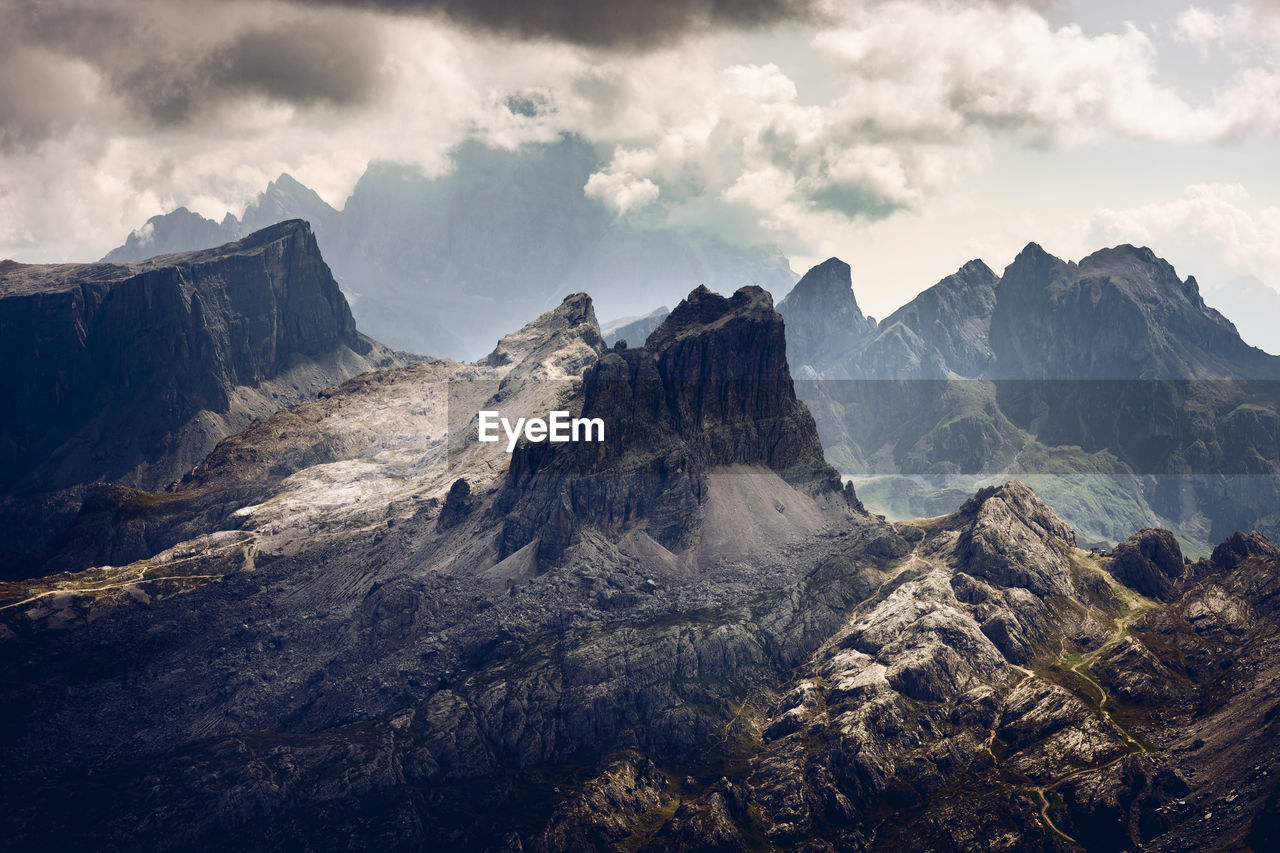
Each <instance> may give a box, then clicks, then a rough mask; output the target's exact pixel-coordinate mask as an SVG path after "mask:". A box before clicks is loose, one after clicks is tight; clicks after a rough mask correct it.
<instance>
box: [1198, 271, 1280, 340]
mask: <svg viewBox="0 0 1280 853" xmlns="http://www.w3.org/2000/svg"><path fill="white" fill-rule="evenodd" d="M1204 298H1205V301H1207V302H1208V303H1209V304H1211V305H1213V306H1214V307H1215V308H1217V309H1218V310H1219V311H1221V312H1222V313H1223V314H1226V315H1227V316H1228V317H1230V318H1231V319H1232V321H1234V322H1235V324H1236V328H1237V329H1239V330H1240V337H1242V338H1244V339H1245V340H1246V341H1247V342H1249V343H1251V344H1253V345H1254V346H1255V347H1261V348H1262V349H1264V350H1266V351H1267V352H1269V353H1271V354H1272V355H1280V293H1277V292H1276V290H1275V288H1272V287H1268V286H1267V285H1265V284H1263V283H1262V282H1260V281H1258V279H1256V278H1254V277H1253V276H1242V277H1240V278H1236V279H1232V280H1231V281H1229V282H1227V283H1226V284H1225V285H1222V286H1220V287H1214V288H1212V289H1208V288H1206V289H1205V292H1204Z"/></svg>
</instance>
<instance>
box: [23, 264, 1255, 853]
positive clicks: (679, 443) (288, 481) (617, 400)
mask: <svg viewBox="0 0 1280 853" xmlns="http://www.w3.org/2000/svg"><path fill="white" fill-rule="evenodd" d="M458 379H467V380H469V381H468V382H461V383H460V382H457V381H456V380H458ZM451 380H452V381H451ZM450 388H453V389H454V391H453V393H454V395H456V394H457V393H469V394H473V395H474V397H473V398H468V399H465V400H463V399H458V398H456V396H455V397H454V399H452V400H449V397H450V390H449V389H450ZM459 389H468V390H466V391H460V390H459ZM446 400H449V403H450V406H449V408H450V409H455V410H456V409H458V408H459V407H465V408H467V409H478V408H480V407H486V406H501V408H502V409H503V410H504V413H505V412H507V411H509V412H510V414H512V415H518V414H532V413H537V412H539V411H545V410H546V408H548V407H551V406H557V407H564V408H569V409H571V410H573V411H575V412H582V413H587V414H596V415H599V416H601V417H605V418H606V420H607V421H608V423H609V430H610V432H609V433H608V434H609V436H610V442H608V443H606V444H605V445H604V446H601V445H593V444H583V445H558V446H555V447H554V448H553V446H551V445H547V444H540V445H523V446H521V447H519V448H517V451H516V454H515V455H514V457H512V458H511V460H510V467H509V468H505V469H504V461H505V454H502V453H501V452H500V451H499V453H498V454H493V453H492V452H491V450H492V445H483V446H481V445H471V446H469V447H458V446H453V447H448V442H447V441H446V440H445V439H446V438H447V436H446V433H445V431H446V429H447V426H448V424H447V423H445V422H444V419H443V418H442V417H440V413H441V412H442V411H443V410H444V407H445V401H446ZM388 408H391V409H393V410H394V411H393V414H391V415H388V414H387V410H388ZM420 412H421V413H424V414H418V413H420ZM468 428H473V425H470V426H469V427H468ZM397 445H412V447H411V448H409V450H410V451H411V452H406V453H404V454H403V455H396V453H395V452H394V451H395V448H396V446H397ZM254 472H259V473H254ZM461 478H465V480H464V479H461ZM261 479H265V480H266V481H267V482H266V484H265V485H258V483H259V481H260V480H261ZM396 483H399V484H404V483H409V484H410V485H409V486H408V487H407V488H404V489H403V490H399V489H398V487H397V486H395V485H393V484H396ZM463 483H465V485H463ZM190 485H191V487H192V488H193V491H192V492H191V493H189V494H187V495H185V496H183V497H182V498H181V501H182V502H189V503H188V504H186V506H187V508H186V509H185V510H174V513H176V514H173V515H170V516H169V517H167V518H164V519H161V520H160V521H158V522H157V523H159V524H160V525H161V527H163V528H164V529H166V530H170V531H174V530H181V531H182V532H180V533H177V534H175V535H177V536H183V537H186V541H183V542H181V543H179V544H177V545H176V546H175V547H173V548H171V549H169V550H167V551H165V552H163V553H161V554H156V555H153V556H151V557H149V558H148V559H146V560H144V561H142V562H139V563H135V564H133V565H131V566H124V567H121V568H119V569H109V568H99V569H94V570H92V571H89V572H85V573H82V574H79V575H72V576H60V577H53V578H46V579H43V580H41V581H33V582H30V583H27V584H22V585H18V584H15V585H9V586H6V587H3V588H0V596H3V598H0V635H2V637H3V639H0V643H3V645H4V646H5V654H4V655H3V656H2V657H0V661H3V662H2V663H0V678H2V680H0V685H3V691H4V692H3V695H2V696H0V699H2V700H3V701H4V707H5V708H6V712H7V714H8V715H9V717H10V720H8V722H9V725H7V726H6V727H5V728H4V735H3V737H4V741H3V750H4V754H5V755H6V756H8V757H10V759H11V760H9V761H8V762H7V766H8V767H9V768H10V772H9V773H8V774H7V775H6V778H5V780H4V781H3V783H2V784H3V787H2V788H0V793H2V796H3V802H4V805H5V808H4V809H3V811H0V814H2V815H3V817H2V818H0V819H3V820H4V821H5V825H4V827H3V830H4V837H6V838H7V839H9V840H10V842H9V843H10V846H12V847H14V848H16V849H50V848H51V847H52V848H57V847H62V848H76V849H83V848H85V847H95V848H103V847H107V848H112V847H116V848H128V849H174V848H190V847H202V848H211V847H212V848H235V849H242V848H246V847H251V848H254V849H297V848H299V847H303V848H310V849H333V848H348V847H377V848H380V849H382V848H385V849H422V848H424V847H425V848H427V849H444V848H449V849H502V850H564V849H588V850H590V849H602V850H603V849H610V848H612V847H614V846H615V845H616V846H617V847H620V848H621V849H640V848H643V849H658V850H662V849H670V850H692V849H699V850H706V849H725V850H733V849H742V848H746V849H756V850H766V849H812V850H830V849H855V850H856V849H893V850H901V849H942V850H992V849H1003V850H1028V849H1029V850H1036V849H1044V850H1068V849H1074V845H1075V842H1076V841H1078V842H1081V843H1084V844H1085V845H1086V846H1088V847H1089V849H1098V850H1111V849H1117V850H1118V849H1132V848H1135V847H1138V846H1141V847H1142V848H1143V849H1151V850H1178V849H1192V848H1197V849H1203V848H1206V847H1208V848H1214V847H1219V848H1223V849H1240V848H1241V847H1243V846H1244V845H1246V844H1248V843H1251V842H1250V840H1249V839H1250V838H1260V839H1263V840H1265V837H1266V833H1267V832H1271V831H1273V829H1270V828H1269V827H1273V825H1274V821H1275V797H1276V794H1275V782H1274V780H1275V779H1276V778H1277V771H1280V767H1278V766H1277V764H1280V761H1278V760H1277V754H1276V753H1277V750H1276V749H1275V741H1276V737H1277V726H1278V725H1280V723H1278V722H1277V720H1276V717H1277V716H1280V715H1277V714H1275V713H1273V712H1271V711H1270V709H1269V703H1274V691H1275V687H1276V676H1277V672H1276V669H1275V664H1274V663H1273V659H1274V655H1272V654H1271V651H1272V650H1273V648H1274V644H1275V638H1276V635H1277V630H1278V628H1277V624H1278V618H1280V614H1278V613H1277V610H1276V600H1275V599H1276V596H1275V589H1276V588H1277V579H1278V578H1280V553H1277V552H1276V551H1275V550H1274V549H1273V548H1272V547H1271V546H1270V544H1269V543H1267V542H1266V541H1265V540H1264V539H1262V538H1261V537H1257V536H1252V537H1238V538H1236V539H1233V540H1232V541H1230V542H1228V543H1226V544H1224V546H1223V548H1221V549H1219V551H1218V552H1215V554H1214V558H1213V560H1212V561H1207V560H1206V561H1201V562H1200V563H1198V564H1196V565H1194V566H1190V567H1188V566H1186V565H1185V564H1184V563H1183V561H1182V560H1181V556H1180V554H1178V553H1177V551H1176V543H1174V544H1173V546H1172V548H1170V547H1169V546H1168V542H1167V541H1165V540H1164V539H1163V538H1162V537H1161V536H1160V535H1159V534H1157V533H1153V532H1144V533H1142V534H1140V535H1139V536H1138V537H1135V539H1134V541H1133V543H1132V545H1131V547H1129V548H1128V549H1127V550H1126V549H1120V550H1119V552H1118V554H1117V557H1116V562H1115V564H1113V565H1111V567H1110V568H1111V569H1112V571H1113V572H1114V575H1113V574H1111V573H1109V572H1108V563H1107V561H1105V560H1098V559H1095V558H1091V557H1089V555H1088V554H1086V553H1085V552H1082V551H1079V550H1077V549H1075V548H1074V547H1073V546H1074V541H1075V534H1074V532H1073V531H1072V530H1071V529H1070V528H1069V527H1068V526H1067V525H1065V524H1063V523H1062V522H1061V520H1059V519H1058V518H1057V516H1056V515H1055V514H1054V513H1053V511H1052V510H1051V509H1049V508H1048V507H1047V506H1046V505H1044V504H1043V503H1042V502H1041V501H1040V500H1039V499H1038V498H1037V497H1036V496H1035V494H1034V493H1032V492H1031V491H1030V490H1029V489H1027V488H1026V487H1025V486H1023V485H1021V484H1019V483H1016V482H1015V483H1010V484H1008V485H1005V486H1003V487H1001V488H998V489H989V490H984V491H983V492H980V493H979V494H978V495H976V496H975V497H974V498H973V499H972V500H970V501H969V502H967V503H966V504H965V506H964V507H962V508H961V510H960V511H959V512H957V513H955V514H953V515H950V516H946V517H942V518H937V519H932V520H929V521H926V522H919V523H914V524H888V523H885V522H884V521H882V520H881V519H879V518H876V517H874V516H869V515H867V514H866V513H865V512H863V511H862V509H861V507H860V506H859V504H858V502H857V500H856V498H855V497H854V496H853V493H852V491H851V490H848V489H843V488H841V486H840V483H839V480H838V478H837V477H835V475H834V472H833V471H832V470H831V469H830V468H829V467H828V466H827V465H826V464H825V462H824V461H823V459H822V455H821V449H820V447H819V445H818V442H817V432H816V429H815V427H814V424H813V420H812V418H811V417H810V415H809V413H808V411H807V410H806V409H805V407H804V406H803V405H802V404H801V403H799V401H798V400H797V399H796V397H795V394H794V392H793V390H792V385H791V381H790V376H789V371H788V368H787V364H786V354H785V342H784V340H783V335H782V323H781V319H780V318H779V317H778V315H777V314H775V313H774V312H773V310H772V308H771V305H770V303H769V299H768V296H767V294H765V293H763V292H762V291H760V290H758V289H754V288H747V289H743V290H742V291H739V292H738V293H737V294H735V295H734V296H733V297H731V298H727V299H726V298H724V297H720V296H716V295H715V294H711V293H709V292H707V291H705V290H702V289H700V290H698V291H695V292H694V293H693V294H691V295H690V297H689V298H688V299H687V300H686V301H685V302H683V303H681V305H679V306H678V307H677V308H676V310H675V311H673V312H672V314H671V316H670V317H669V318H668V319H667V320H666V321H665V322H664V324H663V325H662V326H661V327H659V328H658V329H657V330H655V331H654V333H653V334H652V335H650V337H649V340H648V343H647V345H646V346H645V347H644V348H637V349H614V350H609V351H605V350H604V349H603V346H602V342H601V341H600V337H599V332H598V327H597V326H596V324H595V321H594V317H593V316H592V313H591V308H590V303H589V300H586V298H585V297H582V296H576V297H571V298H570V299H568V300H566V301H565V303H564V304H563V305H561V306H560V307H559V308H557V309H556V310H555V311H553V312H550V313H548V314H547V315H545V316H544V317H543V318H540V319H539V320H538V321H537V322H535V323H533V324H531V325H530V326H528V327H526V328H525V329H524V330H521V331H520V332H518V333H516V334H514V335H511V336H508V338H506V339H504V341H503V342H502V343H501V344H500V345H499V347H498V349H497V350H495V352H494V353H493V354H492V355H491V356H490V357H489V358H487V359H485V360H484V361H482V362H481V363H477V364H475V365H460V364H456V363H451V362H430V363H426V364H422V365H414V366H411V367H409V368H403V369H400V370H395V371H386V372H383V373H379V374H373V375H371V376H368V377H364V378H362V379H360V380H356V381H353V382H351V383H348V384H347V385H344V386H343V387H341V388H338V389H335V390H334V391H332V392H329V394H328V396H327V398H326V399H323V400H317V401H315V402H313V403H307V404H304V405H302V406H299V407H297V408H296V409H294V410H293V411H291V412H282V413H280V414H278V415H277V416H275V417H273V418H271V419H268V420H267V421H264V422H262V423H261V424H259V425H258V426H257V427H255V428H253V429H251V430H249V431H246V432H245V433H243V434H241V435H239V436H235V437H232V438H230V439H228V440H227V441H225V442H223V444H222V446H221V447H220V448H219V450H218V451H217V452H215V454H213V455H212V456H211V457H210V458H209V459H208V460H206V463H205V464H204V465H203V466H201V468H200V469H199V470H198V471H197V472H196V473H195V475H193V478H192V479H191V481H190ZM215 496H220V497H215ZM237 501H241V503H240V508H239V509H236V510H234V511H229V512H228V511H225V509H218V510H216V511H215V509H213V507H223V508H229V507H231V506H232V505H235V504H236V503H237ZM144 503H145V501H144ZM172 509H173V508H172V507H170V510H172ZM139 511H140V512H143V511H142V510H141V509H140V510H139ZM143 514H144V515H145V512H144V513H143ZM183 516H185V520H184V518H183ZM148 517H149V518H152V520H153V521H154V520H155V518H154V517H151V516H148ZM175 525H176V526H175ZM183 525H187V526H186V527H185V528H184V527H183ZM1116 577H1120V578H1123V579H1124V581H1125V582H1126V583H1130V584H1134V585H1135V586H1136V587H1138V588H1139V589H1142V590H1145V591H1147V592H1149V593H1150V594H1151V595H1153V596H1158V598H1144V597H1142V596H1140V595H1139V594H1138V592H1135V591H1133V590H1131V589H1130V588H1128V587H1125V586H1123V585H1121V583H1120V582H1119V581H1117V580H1116ZM1264 696H1266V697H1271V698H1268V699H1265V700H1264V699H1262V698H1261V697H1264ZM1244 756H1248V757H1249V758H1248V761H1242V758H1243V757H1244ZM1268 798H1270V799H1268ZM72 802H73V803H75V808H74V809H68V808H66V804H67V803H72ZM1268 803H1270V804H1271V805H1270V806H1268V805H1267V804H1268ZM1267 809H1270V811H1267ZM1207 812H1211V813H1212V814H1211V815H1210V816H1209V817H1207V818H1206V817H1205V814H1206V813H1207ZM1250 833H1253V835H1252V836H1251V835H1250ZM1071 839H1074V841H1073V840H1071ZM1257 849H1265V845H1261V844H1259V845H1258V847H1257Z"/></svg>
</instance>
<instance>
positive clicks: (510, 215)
mask: <svg viewBox="0 0 1280 853" xmlns="http://www.w3.org/2000/svg"><path fill="white" fill-rule="evenodd" d="M602 162H603V161H602V159H601V157H600V155H599V154H598V153H597V152H596V150H595V149H594V148H593V147H592V146H590V145H588V144H587V143H585V142H583V141H582V140H580V139H576V138H573V137H565V138H563V139H561V140H560V141H558V142H555V143H551V144H546V145H530V146H525V147H523V148H521V149H520V150H518V151H501V150H495V149H489V148H486V147H484V146H483V145H480V144H478V143H467V144H464V145H462V146H461V147H459V148H458V149H457V150H456V151H455V152H454V154H453V163H452V170H451V171H450V172H449V173H448V174H445V175H443V176H440V177H436V178H426V177H423V175H422V174H421V173H420V172H419V171H418V170H417V169H415V168H412V167H408V166H397V165H392V164H386V163H381V164H373V165H371V166H370V167H369V169H368V171H367V172H366V173H365V174H364V176H363V177H362V178H361V179H360V181H359V182H358V183H357V185H356V187H355V189H354V190H353V191H352V194H351V197H350V198H349V199H347V201H346V204H345V205H344V206H343V209H342V210H341V211H337V210H334V209H333V208H332V207H330V206H329V205H328V204H326V203H325V202H324V201H323V200H322V199H320V198H319V196H317V195H316V194H315V193H314V192H312V191H311V190H310V189H308V188H306V187H305V186H303V185H302V184H300V183H298V182H297V181H296V180H294V179H293V178H291V177H290V176H288V175H282V176H281V177H280V178H279V179H278V180H276V181H273V182H272V184H271V185H270V186H269V187H268V188H267V190H266V192H264V193H263V195H262V196H261V197H260V198H259V199H258V200H257V201H255V202H254V203H253V204H251V205H250V206H249V208H248V209H247V210H246V211H245V212H244V215H243V216H242V217H241V219H240V220H237V219H236V218H235V217H233V216H230V215H228V217H227V219H226V220H224V222H223V223H222V224H218V223H215V222H213V221H212V220H202V219H200V217H197V216H196V215H195V214H192V213H190V212H188V211H175V212H174V213H171V214H167V215H165V216H160V217H153V218H152V219H151V220H149V221H148V223H147V224H146V225H145V226H144V227H143V228H141V229H139V231H137V232H135V233H134V234H132V235H130V237H129V240H128V241H127V242H126V243H125V245H124V246H122V247H120V248H119V249H116V250H115V251H113V252H112V253H111V254H110V255H109V256H108V257H109V258H110V259H112V260H129V259H137V258H141V257H146V256H149V255H151V254H156V253H157V252H158V251H175V250H178V249H186V248H192V247H193V246H192V245H186V243H190V242H195V243H204V244H207V245H215V244H217V243H218V242H225V239H227V235H228V234H230V233H234V235H235V236H239V235H240V233H242V232H244V231H245V230H249V229H254V228H259V227H262V226H263V225H266V224H269V223H270V222H272V221H277V220H279V219H286V218H301V219H306V220H308V221H309V222H311V223H312V226H313V228H314V229H315V233H316V237H317V240H318V241H319V243H320V247H321V249H322V251H323V252H324V256H325V259H326V260H327V261H328V262H329V264H330V266H331V267H332V268H333V271H334V275H335V276H336V278H337V279H338V281H339V283H340V284H341V286H342V288H343V291H344V292H345V293H346V294H347V296H348V298H349V299H350V301H351V305H352V311H353V312H354V313H355V317H356V320H357V321H358V322H359V324H360V328H361V329H362V330H364V331H365V332H367V333H368V334H370V335H372V336H373V337H374V338H376V339H378V340H380V341H383V342H385V343H387V344H389V345H392V346H395V347H398V348H400V349H405V350H411V351H415V352H422V353H429V354H432V355H448V356H454V357H460V358H476V357H479V356H481V355H483V354H484V353H485V352H487V350H488V348H489V346H490V345H491V343H492V341H494V340H495V339H497V338H498V337H499V336H501V335H502V334H503V333H505V331H506V330H508V329H510V328H512V327H515V326H518V325H519V324H520V323H522V322H524V321H525V320H526V319H527V318H528V317H531V316H535V315H537V314H539V313H541V312H543V311H546V310H548V309H550V308H551V307H553V306H555V305H556V304H558V303H559V302H560V300H561V299H563V298H564V296H565V295H567V294H569V293H572V292H575V291H588V292H590V293H591V294H592V295H593V297H594V298H595V300H596V302H597V304H599V305H600V306H601V308H602V310H607V311H608V312H609V313H610V314H612V315H614V316H618V315H623V314H641V313H644V312H647V311H649V310H650V309H652V308H653V306H654V305H656V304H662V303H666V304H672V303H673V302H674V301H675V300H678V299H679V298H680V296H681V295H682V294H684V293H686V292H687V291H688V290H689V289H690V288H691V287H694V286H696V285H698V284H706V285H708V286H709V287H713V288H718V289H730V290H732V289H735V288H737V287H739V286H741V285H744V284H758V285H760V286H762V287H765V288H767V289H769V290H771V291H774V292H783V291H785V290H786V289H787V288H788V287H790V285H791V284H792V282H794V281H795V276H794V275H793V274H792V272H791V270H790V267H789V265H788V264H787V261H786V259H785V258H784V257H782V256H781V255H780V254H777V253H770V252H765V251H761V250H758V249H750V248H742V247H737V246H732V245H730V244H728V243H726V242H725V241H723V240H721V239H719V238H717V237H715V236H712V235H710V234H706V233H702V232H682V231H675V230H670V229H649V228H644V227H640V226H638V225H633V224H630V223H629V222H627V221H625V220H619V219H617V218H616V217H615V216H614V215H613V214H612V213H610V212H609V211H608V210H607V209H606V208H605V207H604V206H603V205H601V204H599V203H598V202H596V201H595V200H594V199H590V198H587V197H586V195H584V193H583V187H584V186H585V185H586V182H587V178H588V177H589V176H590V175H591V174H592V172H594V171H596V170H597V169H598V168H599V167H600V166H601V164H602ZM241 220H242V221H241Z"/></svg>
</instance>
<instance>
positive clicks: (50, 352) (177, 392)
mask: <svg viewBox="0 0 1280 853" xmlns="http://www.w3.org/2000/svg"><path fill="white" fill-rule="evenodd" d="M168 221H169V222H171V223H172V222H175V221H178V220H177V219H170V220H168ZM161 236H163V233H162V235H161ZM0 354H3V358H4V362H5V364H6V365H7V366H8V367H7V369H6V370H5V371H4V372H3V374H0V394H2V395H3V398H4V399H5V400H6V401H7V402H8V405H9V406H10V414H9V415H8V416H7V417H6V418H5V420H4V425H3V429H2V430H0V482H3V483H4V484H5V486H4V488H3V490H0V540H2V541H3V542H4V543H5V545H4V547H5V548H7V549H11V551H12V553H10V554H7V555H5V554H2V553H0V563H3V562H4V558H6V557H7V558H8V562H9V563H10V565H9V566H8V567H4V566H0V571H8V572H9V573H11V574H12V573H15V572H17V573H21V572H23V571H27V572H30V571H34V570H35V569H36V568H37V567H38V563H37V564H32V563H31V558H32V555H33V554H39V553H40V551H41V550H42V549H43V547H44V544H45V541H46V540H47V539H48V537H49V535H50V534H52V533H53V532H54V531H55V530H56V529H57V528H58V527H59V526H61V525H62V524H64V523H66V521H68V520H69V514H74V513H75V511H76V508H77V507H78V506H79V501H80V499H81V498H82V497H83V496H84V495H85V493H86V490H87V489H89V488H91V487H94V486H97V485H102V484H106V483H113V484H123V485H125V486H130V487H140V488H146V489H160V488H163V487H164V486H166V485H168V484H169V483H171V482H173V481H175V480H177V479H178V478H179V477H181V476H182V475H183V474H185V473H186V472H187V471H189V470H190V469H191V467H192V466H193V465H195V464H196V463H197V462H198V461H200V460H201V459H202V458H204V456H205V455H206V454H207V453H208V452H209V451H210V450H212V449H213V447H214V445H215V444H216V443H217V442H218V441H219V440H220V439H222V438H223V437H224V436H226V435H228V434H230V433H233V432H237V431H238V430H240V429H242V428H244V427H245V426H246V425H247V424H248V423H249V422H250V421H251V420H253V419H254V418H255V417H261V416H264V415H269V414H271V413H272V412H274V411H276V410H277V409H279V408H281V407H282V406H288V405H292V404H293V403H296V402H297V401H299V400H301V399H304V398H306V397H310V396H313V395H314V394H315V393H316V392H317V391H319V390H321V389H323V388H326V387H328V386H331V385H334V384H337V383H339V382H341V381H343V380H345V379H347V378H349V377H351V376H354V375H356V374H358V373H362V372H364V371H367V370H370V369H373V368H374V367H378V366H386V365H387V364H391V363H400V362H401V361H402V358H401V357H400V356H398V355H396V354H394V353H391V352H389V351H387V350H386V348H385V347H383V346H382V345H380V344H376V343H374V342H372V341H370V340H369V339H368V338H366V337H364V336H363V335H361V334H360V333H359V332H357V331H356V326H355V322H354V320H353V319H352V316H351V311H350V309H349V308H348V307H347V302H346V300H345V299H344V298H343V296H342V293H341V291H340V290H339V289H338V286H337V284H336V283H335V282H334V280H333V277H332V276H331V275H330V273H329V268H328V267H327V266H326V265H325V263H324V260H323V259H322V258H321V257H320V253H319V250H318V249H317V247H316V241H315V238H314V237H313V236H312V233H311V229H310V228H308V227H307V224H306V223H305V222H300V221H296V220H294V221H290V222H285V223H280V224H278V225H274V226H272V227H271V228H268V229H265V230H263V231H260V232H257V233H255V234H253V235H251V236H249V237H246V238H244V239H243V240H240V241H239V242H236V243H232V244H229V245H225V246H220V247H218V248H214V249H205V250H200V251H195V252H189V253H185V254H176V255H164V256H161V257H158V258H154V259H152V260H149V261H145V262H138V263H129V264H123V263H112V264H105V263H102V264H43V265H38V264H18V263H14V262H12V261H6V262H4V263H2V264H0ZM23 561H25V568H23V565H20V564H23Z"/></svg>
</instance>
